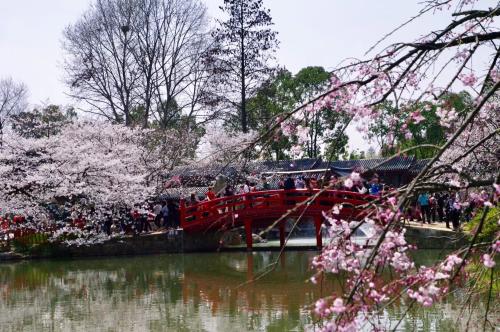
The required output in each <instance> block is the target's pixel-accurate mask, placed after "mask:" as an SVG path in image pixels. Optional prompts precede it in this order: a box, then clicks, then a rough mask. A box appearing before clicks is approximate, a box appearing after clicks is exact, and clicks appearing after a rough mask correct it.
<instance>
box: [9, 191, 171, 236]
mask: <svg viewBox="0 0 500 332" xmlns="http://www.w3.org/2000/svg"><path fill="white" fill-rule="evenodd" d="M82 210H85V212H82ZM48 211H49V213H50V216H49V217H50V220H51V221H49V219H48V218H49V217H47V218H41V219H40V220H37V222H35V221H34V220H33V218H32V217H24V216H21V215H13V214H8V215H4V216H0V240H4V241H5V240H10V239H12V238H16V237H20V236H23V235H27V234H31V233H33V232H40V231H43V232H55V231H57V230H58V229H62V228H64V227H68V226H70V227H74V228H78V229H81V230H87V231H96V232H98V233H99V232H102V233H106V234H107V235H111V234H112V233H122V234H142V233H149V232H152V231H161V230H171V229H176V228H178V227H179V226H180V216H179V205H178V202H177V201H175V200H173V199H169V200H162V201H157V202H152V203H149V204H144V205H140V204H137V205H135V206H133V207H125V206H124V207H112V208H110V209H109V210H108V211H105V212H104V213H96V211H93V210H92V209H80V208H77V207H73V208H70V207H69V206H63V207H56V206H50V207H49V209H48Z"/></svg>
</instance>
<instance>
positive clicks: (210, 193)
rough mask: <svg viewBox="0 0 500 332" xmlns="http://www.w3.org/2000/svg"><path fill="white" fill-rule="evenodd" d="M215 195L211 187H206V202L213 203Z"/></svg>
mask: <svg viewBox="0 0 500 332" xmlns="http://www.w3.org/2000/svg"><path fill="white" fill-rule="evenodd" d="M216 198H217V197H216V195H215V193H214V188H213V187H208V191H207V201H213V200H214V199H216Z"/></svg>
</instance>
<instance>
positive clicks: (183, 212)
mask: <svg viewBox="0 0 500 332" xmlns="http://www.w3.org/2000/svg"><path fill="white" fill-rule="evenodd" d="M376 198H377V197H375V196H371V195H366V194H359V193H356V192H351V191H341V190H319V189H316V190H307V189H296V190H268V191H258V192H250V193H246V194H242V195H234V196H229V197H222V198H218V199H215V200H212V201H204V202H200V203H198V204H195V205H190V206H186V204H185V202H184V201H181V207H180V217H181V218H180V219H181V227H182V228H183V229H184V231H185V232H206V231H220V230H228V229H231V228H236V227H241V226H244V227H245V234H246V238H247V248H249V249H251V248H252V228H253V227H268V226H270V225H272V224H273V223H274V222H276V221H278V220H279V221H278V222H277V225H276V226H277V227H278V228H279V229H280V238H281V241H280V242H281V244H282V245H283V242H284V225H285V223H286V218H282V219H280V217H282V216H284V215H285V214H287V216H290V217H297V216H303V217H308V218H313V219H314V224H315V228H316V242H317V246H318V247H321V245H322V240H321V225H322V223H323V213H324V212H326V211H329V210H331V209H332V207H333V206H334V205H337V204H342V205H343V208H342V209H341V212H340V216H341V217H342V218H344V219H349V220H360V219H362V218H363V217H364V210H363V209H361V208H360V207H361V206H362V205H365V204H367V203H369V202H371V201H373V200H374V199H376Z"/></svg>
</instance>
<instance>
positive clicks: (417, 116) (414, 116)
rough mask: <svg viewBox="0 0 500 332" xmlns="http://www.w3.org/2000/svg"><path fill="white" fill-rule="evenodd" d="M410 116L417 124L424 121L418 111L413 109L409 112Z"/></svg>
mask: <svg viewBox="0 0 500 332" xmlns="http://www.w3.org/2000/svg"><path fill="white" fill-rule="evenodd" d="M410 118H411V119H412V120H413V122H414V123H415V124H419V123H420V122H422V121H424V120H425V118H424V117H423V116H422V114H421V113H420V111H415V112H412V113H411V114H410Z"/></svg>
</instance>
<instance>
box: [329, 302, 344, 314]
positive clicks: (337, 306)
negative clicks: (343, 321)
mask: <svg viewBox="0 0 500 332" xmlns="http://www.w3.org/2000/svg"><path fill="white" fill-rule="evenodd" d="M345 310H346V307H345V305H344V300H342V299H341V298H336V299H335V301H333V306H332V311H333V312H335V313H337V314H340V313H343V312H344V311H345Z"/></svg>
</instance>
